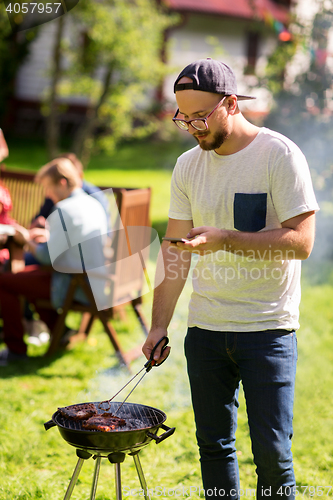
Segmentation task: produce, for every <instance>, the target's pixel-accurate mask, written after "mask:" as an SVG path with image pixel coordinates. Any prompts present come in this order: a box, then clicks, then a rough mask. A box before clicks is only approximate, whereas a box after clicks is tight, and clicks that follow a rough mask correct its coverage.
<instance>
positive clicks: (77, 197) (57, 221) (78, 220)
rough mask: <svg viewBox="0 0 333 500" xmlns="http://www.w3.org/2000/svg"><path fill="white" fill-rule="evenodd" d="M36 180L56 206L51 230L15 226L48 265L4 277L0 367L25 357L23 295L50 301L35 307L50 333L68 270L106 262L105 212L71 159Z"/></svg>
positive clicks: (62, 160) (55, 164) (19, 236)
mask: <svg viewBox="0 0 333 500" xmlns="http://www.w3.org/2000/svg"><path fill="white" fill-rule="evenodd" d="M36 181H37V182H40V183H41V184H42V186H43V188H44V191H45V196H46V197H49V198H50V199H51V200H52V201H53V203H54V204H55V210H54V211H53V212H52V214H51V215H50V216H49V218H48V219H47V222H48V223H49V231H48V229H45V228H44V229H43V228H34V229H31V230H30V231H28V230H27V229H25V228H24V227H21V226H18V225H17V226H16V234H15V236H14V237H15V239H16V241H18V242H19V243H21V244H26V245H27V247H28V249H29V251H30V252H32V254H33V255H34V256H35V257H36V260H37V261H38V262H39V263H40V264H42V265H43V266H49V267H47V268H45V267H41V266H39V265H37V266H35V265H32V266H27V267H26V268H25V270H24V271H22V272H19V273H16V274H12V273H4V274H2V275H0V305H1V315H2V319H3V331H4V341H5V343H6V345H7V348H6V349H4V350H2V351H1V352H0V366H6V365H7V364H8V363H11V362H17V361H21V360H24V359H26V358H27V355H26V352H27V346H26V344H25V342H24V340H23V336H24V328H23V324H22V316H21V308H20V305H21V304H20V296H23V297H25V299H26V300H27V301H29V302H30V303H33V304H34V305H36V301H37V299H47V300H50V299H51V301H52V304H53V306H54V309H44V308H40V307H38V306H36V310H37V312H38V314H39V316H40V318H41V320H42V321H43V322H44V323H46V325H47V326H48V328H49V329H50V331H52V329H53V328H54V326H55V323H56V320H57V317H58V313H57V309H58V308H61V307H62V305H63V301H64V299H65V297H66V293H67V289H68V286H69V282H70V274H71V273H80V272H81V273H82V272H83V271H84V270H86V271H88V270H91V269H94V268H98V267H102V266H103V264H104V260H103V259H104V256H103V238H104V237H105V235H106V234H107V229H108V224H107V218H106V214H105V211H104V209H103V207H102V205H101V204H100V203H99V202H98V201H97V200H96V199H94V198H93V197H92V196H88V195H87V194H86V193H84V191H83V190H82V189H81V178H80V175H79V173H78V171H77V169H76V168H75V167H74V165H73V164H72V162H71V161H70V160H69V159H67V158H58V159H55V160H53V161H51V162H50V163H48V164H47V165H45V166H44V167H42V169H41V170H40V171H39V172H38V173H37V176H36ZM43 232H45V238H44V239H47V240H48V241H47V242H44V243H38V242H36V240H38V239H39V238H41V237H43V236H44V235H43ZM48 232H49V235H47V233H48ZM51 265H52V266H53V267H51ZM74 297H75V299H76V300H77V301H80V302H82V303H85V302H86V301H87V298H86V296H85V295H84V293H83V291H82V290H81V289H79V290H77V291H76V294H75V296H74Z"/></svg>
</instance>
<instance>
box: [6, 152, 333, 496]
mask: <svg viewBox="0 0 333 500" xmlns="http://www.w3.org/2000/svg"><path fill="white" fill-rule="evenodd" d="M23 146H24V145H23ZM179 149H181V148H180V146H179V145H177V147H175V145H173V147H172V148H169V149H168V148H166V147H165V144H163V145H157V144H152V145H149V147H147V145H144V144H136V145H135V144H134V145H131V146H129V145H127V146H124V148H122V149H121V151H120V152H119V155H118V156H115V157H113V158H110V159H108V158H105V157H103V156H102V155H100V156H99V157H97V158H95V159H93V161H92V162H91V166H89V168H88V170H87V172H86V177H87V178H88V180H91V181H93V182H95V183H96V184H105V185H108V184H113V185H128V186H129V185H133V186H134V185H140V186H147V185H151V186H152V187H153V202H152V219H153V221H154V223H158V224H160V225H161V226H163V225H165V221H166V214H167V205H168V188H169V182H170V176H171V172H172V165H173V163H174V161H175V158H176V156H177V154H178V152H177V150H179ZM28 151H29V148H28V147H27V146H24V147H22V149H21V150H20V148H19V147H17V148H16V150H15V153H13V154H11V157H10V159H9V160H8V161H7V165H8V167H10V166H11V167H15V168H23V167H24V166H25V167H26V168H32V167H35V168H36V167H38V166H39V165H41V164H42V163H43V162H44V161H45V157H43V154H44V152H43V150H42V149H38V147H37V148H36V147H35V148H33V150H32V153H33V154H31V155H29V154H28ZM171 151H172V152H173V154H171ZM26 158H30V160H29V162H26V161H25V159H26ZM115 165H117V168H116V167H115ZM108 166H110V168H108ZM104 181H105V182H104ZM329 265H330V264H327V267H326V269H327V271H326V276H325V273H322V274H323V276H324V277H323V278H322V279H321V281H320V282H318V280H316V271H315V269H316V266H315V263H314V262H313V261H311V260H310V261H309V262H305V263H304V270H305V273H304V274H305V279H304V280H303V296H302V305H301V328H300V330H299V332H298V347H299V360H298V372H297V383H296V397H295V416H294V439H293V453H294V462H295V472H296V477H297V485H298V490H299V497H303V496H304V497H305V498H309V497H317V496H323V497H327V496H332V489H333V442H332V435H333V416H332V415H333V402H332V386H333V308H332V304H333V287H332V285H333V280H332V278H331V277H332V274H331V273H330V268H329V267H328V266H329ZM189 296H190V285H189V284H187V285H186V287H185V289H184V291H183V293H182V295H181V298H180V300H179V303H178V306H177V309H176V313H175V315H174V317H173V320H172V323H171V325H170V344H171V346H172V353H171V355H170V357H169V359H168V361H167V362H166V363H164V364H163V365H162V366H161V367H159V368H153V369H152V371H151V372H149V373H148V374H147V375H146V377H145V378H144V380H143V381H142V383H141V384H140V385H139V386H138V387H137V389H136V390H135V391H134V393H133V395H132V396H131V398H130V400H131V401H132V402H136V403H142V404H147V405H151V406H155V407H157V408H159V409H161V410H163V411H165V412H166V414H167V421H166V424H167V425H169V426H175V427H176V432H175V434H174V435H173V436H171V437H169V438H168V439H167V440H165V441H163V442H162V443H160V444H158V445H156V444H155V443H151V444H150V445H149V446H148V447H146V448H145V449H143V450H142V451H141V452H140V456H141V463H142V466H143V470H144V472H145V476H146V480H147V484H148V487H149V488H151V489H152V490H154V492H153V495H152V498H158V497H163V498H165V497H168V496H169V497H170V496H178V497H183V496H186V491H187V493H188V494H189V492H191V497H192V498H199V487H200V485H201V482H200V470H199V464H198V453H197V448H196V444H195V437H194V424H193V415H192V410H191V404H190V395H189V388H188V383H187V376H186V367H185V360H184V355H183V337H184V332H185V330H186V316H187V303H188V300H189ZM150 308H151V296H150V295H147V296H145V297H144V311H145V313H146V316H147V317H149V315H150ZM77 321H78V317H77V316H72V317H71V323H72V325H71V326H73V327H74V326H75V325H76V324H77ZM115 327H116V329H117V331H118V332H119V336H120V339H121V342H122V343H124V344H125V345H126V346H127V347H131V346H132V345H135V344H137V343H142V342H143V340H144V338H143V334H142V333H141V330H140V328H139V326H138V324H137V322H136V320H135V318H134V317H133V316H132V314H131V313H130V312H129V313H128V321H127V322H126V324H125V323H120V322H116V324H115ZM44 349H45V347H39V348H37V347H35V346H32V345H30V346H29V354H30V355H32V356H37V355H38V354H42V352H43V350H44ZM143 363H144V359H143V358H139V359H138V360H136V361H135V362H133V364H132V372H133V373H136V372H137V371H138V370H139V369H141V367H142V366H143ZM129 377H130V376H129V373H128V372H127V371H126V370H125V369H123V368H120V367H119V366H118V364H117V360H116V358H115V356H114V354H113V351H112V348H111V346H110V344H109V340H108V339H107V337H106V335H105V334H104V333H103V332H102V329H101V327H100V325H99V324H97V323H96V324H95V325H94V330H93V332H92V333H91V334H90V336H89V339H88V341H87V342H86V343H80V344H77V345H76V346H75V348H74V349H72V350H69V351H65V352H63V353H59V354H57V355H55V356H53V357H52V358H51V359H47V360H46V359H44V358H38V357H36V358H35V359H34V360H32V361H31V362H30V363H27V364H24V365H23V364H22V365H21V366H19V367H15V368H14V367H8V368H0V378H1V383H0V399H1V401H2V405H1V412H0V471H1V482H0V500H28V499H29V500H35V499H38V498H40V499H43V500H51V499H52V500H62V499H63V497H64V495H65V491H66V488H67V485H68V483H69V480H70V476H71V474H72V472H73V469H74V466H75V464H76V461H77V458H76V455H75V449H74V448H73V447H71V446H70V445H68V444H67V443H66V442H65V441H64V440H63V439H62V438H61V436H60V434H59V432H58V430H57V429H56V428H52V429H50V430H48V431H45V430H44V426H43V424H44V422H46V421H48V420H49V419H50V418H51V416H52V414H53V413H54V412H55V411H56V409H57V407H58V406H63V405H67V404H74V403H78V402H83V401H100V400H105V399H107V398H109V397H111V396H112V395H113V394H114V393H115V392H117V390H119V389H120V388H121V387H122V386H123V385H124V383H126V382H127V381H128V380H129ZM125 394H126V390H125ZM237 449H238V458H239V465H240V475H241V487H242V489H243V490H244V496H249V495H250V494H251V492H252V490H253V489H254V488H255V483H256V478H255V468H254V465H253V462H252V455H251V449H250V441H249V434H248V427H247V422H246V410H245V403H244V398H243V397H241V398H240V409H239V426H238V430H237ZM93 467H94V461H93V460H88V461H87V462H85V464H84V466H83V469H82V472H81V474H80V478H79V482H78V485H77V487H76V488H75V489H74V492H73V495H72V499H73V500H83V499H86V498H89V495H90V487H91V480H92V475H93ZM121 468H122V487H123V492H124V498H126V497H128V498H134V497H137V496H139V497H140V496H141V497H142V495H140V485H139V481H138V478H137V476H136V472H135V469H134V464H133V461H132V459H131V457H127V458H126V460H125V462H124V463H123V464H122V466H121ZM320 487H322V489H320ZM190 488H192V489H191V490H190ZM329 488H331V489H329ZM246 490H248V495H245V492H246ZM130 491H131V495H128V492H130ZM115 498H116V496H115V489H114V471H113V466H112V465H111V464H109V463H108V461H107V460H106V459H103V460H102V466H101V472H100V480H99V483H98V489H97V495H96V499H97V500H114V499H115Z"/></svg>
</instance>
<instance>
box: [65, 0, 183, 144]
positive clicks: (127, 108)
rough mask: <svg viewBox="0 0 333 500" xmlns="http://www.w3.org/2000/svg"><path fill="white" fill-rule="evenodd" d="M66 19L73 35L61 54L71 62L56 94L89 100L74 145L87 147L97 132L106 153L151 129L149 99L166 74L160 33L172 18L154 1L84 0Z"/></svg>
mask: <svg viewBox="0 0 333 500" xmlns="http://www.w3.org/2000/svg"><path fill="white" fill-rule="evenodd" d="M68 19H69V21H70V22H71V35H70V43H69V46H68V47H67V48H66V49H64V55H65V56H66V58H68V61H69V64H68V65H67V69H66V71H64V72H63V78H62V81H61V85H60V94H61V96H66V97H68V96H77V95H80V96H84V97H86V99H87V101H88V112H87V117H86V118H87V119H86V123H85V124H84V125H83V127H82V128H81V129H80V130H79V132H78V135H77V137H76V140H75V148H74V149H76V150H77V151H78V152H79V153H81V152H82V151H84V149H85V148H86V149H87V148H88V149H90V148H91V147H92V145H93V142H92V141H91V137H92V136H93V132H96V131H97V132H98V133H97V140H96V141H95V146H97V147H98V148H99V149H102V150H104V151H107V152H112V151H113V150H114V147H115V145H116V144H117V143H118V142H119V141H120V140H123V139H124V138H128V137H137V138H142V137H143V136H145V135H147V134H151V133H153V132H154V131H155V130H156V129H157V126H158V120H156V118H155V116H154V115H153V114H152V113H151V110H152V104H151V101H154V94H153V93H154V91H155V89H156V87H157V86H158V84H159V83H160V82H161V81H162V77H163V75H164V74H165V72H166V68H165V65H164V64H163V63H162V61H161V57H160V55H161V50H162V43H163V39H164V35H163V34H164V30H165V29H166V28H167V27H169V26H170V25H171V24H173V23H174V22H175V17H171V16H167V15H166V14H164V13H162V11H160V10H159V9H158V8H157V6H156V2H155V1H154V0H132V1H131V2H130V5H129V3H128V1H127V0H103V1H100V2H96V1H94V0H86V1H85V2H80V3H79V4H78V6H77V7H76V8H75V9H73V11H71V14H70V16H68ZM78 41H81V43H79V48H78V43H77V42H78ZM87 124H88V128H87ZM89 125H91V127H90V129H89ZM88 129H89V130H88ZM80 149H81V151H80Z"/></svg>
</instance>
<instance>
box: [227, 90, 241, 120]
mask: <svg viewBox="0 0 333 500" xmlns="http://www.w3.org/2000/svg"><path fill="white" fill-rule="evenodd" d="M226 108H227V111H228V113H229V114H230V115H234V114H235V113H236V112H237V109H238V103H237V97H236V96H235V95H229V96H228V97H227V106H226Z"/></svg>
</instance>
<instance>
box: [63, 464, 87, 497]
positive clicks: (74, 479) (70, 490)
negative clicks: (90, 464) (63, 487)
mask: <svg viewBox="0 0 333 500" xmlns="http://www.w3.org/2000/svg"><path fill="white" fill-rule="evenodd" d="M83 462H84V459H83V458H79V460H78V461H77V464H76V467H75V469H74V472H73V475H72V479H71V481H70V483H69V485H68V488H67V491H66V494H65V496H64V500H69V499H70V497H71V496H72V493H73V489H74V486H75V485H76V482H77V479H78V477H79V474H80V472H81V469H82V465H83Z"/></svg>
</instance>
